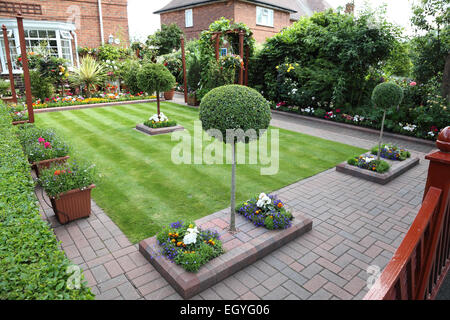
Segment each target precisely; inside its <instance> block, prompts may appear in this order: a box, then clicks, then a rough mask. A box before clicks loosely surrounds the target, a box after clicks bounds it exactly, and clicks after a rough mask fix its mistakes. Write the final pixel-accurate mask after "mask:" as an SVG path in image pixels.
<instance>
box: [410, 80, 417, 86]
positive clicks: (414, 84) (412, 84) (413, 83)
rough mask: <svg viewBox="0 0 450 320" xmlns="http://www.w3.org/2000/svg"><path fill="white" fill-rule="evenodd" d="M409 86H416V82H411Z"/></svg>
mask: <svg viewBox="0 0 450 320" xmlns="http://www.w3.org/2000/svg"><path fill="white" fill-rule="evenodd" d="M409 85H410V86H411V87H414V86H416V85H417V82H415V81H413V82H411V83H410V84H409Z"/></svg>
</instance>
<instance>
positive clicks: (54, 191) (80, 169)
mask: <svg viewBox="0 0 450 320" xmlns="http://www.w3.org/2000/svg"><path fill="white" fill-rule="evenodd" d="M94 176H95V172H94V166H93V165H90V166H89V165H87V164H80V163H77V162H74V161H73V162H71V163H62V164H60V163H52V164H51V165H50V166H49V167H48V168H46V169H44V170H42V171H41V175H40V176H39V184H40V185H41V186H42V188H43V189H44V190H45V192H46V193H47V195H48V196H49V198H50V201H51V204H52V207H53V211H54V212H55V215H56V217H57V219H58V221H59V222H60V223H61V224H66V223H68V222H71V221H74V220H77V219H80V218H85V217H89V215H90V214H91V190H92V189H93V188H95V185H94V184H93V183H94Z"/></svg>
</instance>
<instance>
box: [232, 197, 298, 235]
mask: <svg viewBox="0 0 450 320" xmlns="http://www.w3.org/2000/svg"><path fill="white" fill-rule="evenodd" d="M236 212H237V213H239V214H241V215H243V216H244V217H245V218H247V219H248V220H250V221H252V222H253V224H254V225H256V226H258V227H259V226H264V227H266V228H267V229H269V230H278V229H287V228H289V227H290V226H291V225H292V220H293V219H294V217H293V215H292V213H290V212H289V211H288V210H286V207H285V204H284V203H283V202H282V201H281V200H279V199H277V197H276V196H275V195H270V194H269V195H267V194H265V193H261V194H260V195H259V197H254V198H252V199H250V200H247V201H245V202H244V203H243V204H242V205H241V206H239V207H238V208H236Z"/></svg>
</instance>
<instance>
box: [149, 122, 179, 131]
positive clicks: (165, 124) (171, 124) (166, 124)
mask: <svg viewBox="0 0 450 320" xmlns="http://www.w3.org/2000/svg"><path fill="white" fill-rule="evenodd" d="M144 125H145V126H147V127H149V128H153V129H157V128H167V127H175V126H176V125H177V122H176V121H174V120H167V121H161V122H155V121H152V120H147V121H144Z"/></svg>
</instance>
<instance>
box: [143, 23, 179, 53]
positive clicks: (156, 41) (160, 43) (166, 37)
mask: <svg viewBox="0 0 450 320" xmlns="http://www.w3.org/2000/svg"><path fill="white" fill-rule="evenodd" d="M181 36H183V31H182V30H181V29H180V27H178V25H176V24H175V23H172V24H169V25H166V24H163V25H161V29H160V30H158V31H156V32H155V34H153V35H150V36H149V37H148V39H147V42H146V44H147V46H150V47H154V48H155V49H156V50H157V51H158V55H163V54H168V53H170V52H172V51H173V50H174V49H175V50H178V49H180V47H181V41H180V38H181Z"/></svg>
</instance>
